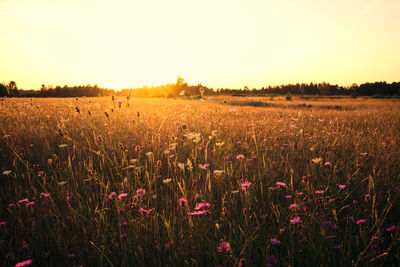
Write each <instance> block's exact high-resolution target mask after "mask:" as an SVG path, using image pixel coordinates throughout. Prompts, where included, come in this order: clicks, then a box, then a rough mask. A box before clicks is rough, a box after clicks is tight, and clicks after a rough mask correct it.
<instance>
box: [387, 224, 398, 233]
mask: <svg viewBox="0 0 400 267" xmlns="http://www.w3.org/2000/svg"><path fill="white" fill-rule="evenodd" d="M386 231H388V232H389V233H391V234H394V233H396V226H394V225H393V226H390V227H388V228H386Z"/></svg>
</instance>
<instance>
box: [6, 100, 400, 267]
mask: <svg viewBox="0 0 400 267" xmlns="http://www.w3.org/2000/svg"><path fill="white" fill-rule="evenodd" d="M399 160H400V102H399V101H398V100H377V99H350V98H343V99H322V98H321V99H294V100H293V101H286V100H284V99H283V98H275V99H270V98H261V97H259V98H238V97H236V98H234V97H222V96H221V97H216V98H212V97H210V98H208V99H206V100H205V101H200V100H190V99H183V98H182V99H136V98H134V99H130V100H129V99H126V98H123V97H118V99H114V100H113V99H111V97H107V98H105V97H104V98H77V99H75V98H64V99H60V98H47V99H39V98H38V99H29V98H25V99H17V98H15V99H13V98H8V99H1V100H0V186H1V191H0V201H1V207H0V261H1V263H2V265H4V266H14V265H16V264H19V265H17V266H27V265H29V264H30V265H31V266H80V265H82V266H206V265H208V266H219V265H220V266H289V265H290V266H395V265H397V266H398V265H400V246H399V244H400V243H399V242H400V234H399V227H400V209H399V206H400V194H399V193H400V192H399V191H400V187H399V185H400V163H399Z"/></svg>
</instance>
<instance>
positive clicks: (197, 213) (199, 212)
mask: <svg viewBox="0 0 400 267" xmlns="http://www.w3.org/2000/svg"><path fill="white" fill-rule="evenodd" d="M210 214H211V212H210V211H209V210H199V211H193V212H189V213H188V215H189V216H203V215H210Z"/></svg>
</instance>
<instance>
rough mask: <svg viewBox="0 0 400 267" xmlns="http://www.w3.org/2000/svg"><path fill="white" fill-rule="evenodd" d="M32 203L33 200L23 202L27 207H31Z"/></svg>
mask: <svg viewBox="0 0 400 267" xmlns="http://www.w3.org/2000/svg"><path fill="white" fill-rule="evenodd" d="M33 205H35V201H31V202H27V203H25V206H27V207H31V206H33Z"/></svg>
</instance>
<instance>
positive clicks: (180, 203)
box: [178, 197, 187, 206]
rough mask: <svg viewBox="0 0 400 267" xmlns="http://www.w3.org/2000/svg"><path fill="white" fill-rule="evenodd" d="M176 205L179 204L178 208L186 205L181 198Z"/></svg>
mask: <svg viewBox="0 0 400 267" xmlns="http://www.w3.org/2000/svg"><path fill="white" fill-rule="evenodd" d="M178 203H179V206H186V205H187V200H186V199H184V198H183V197H181V198H180V199H179V200H178Z"/></svg>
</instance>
